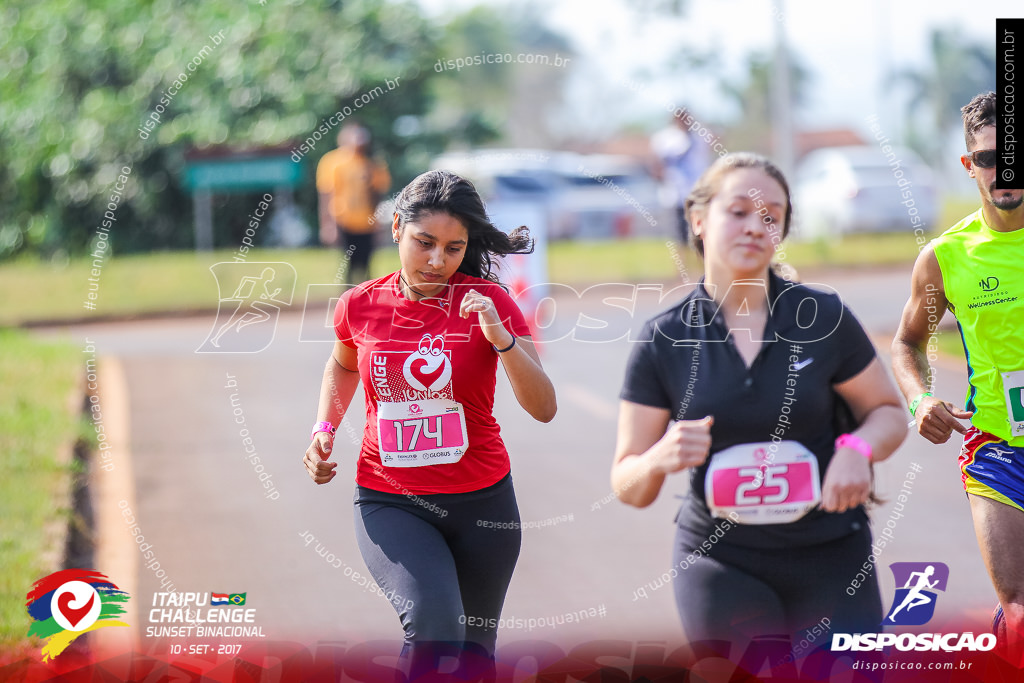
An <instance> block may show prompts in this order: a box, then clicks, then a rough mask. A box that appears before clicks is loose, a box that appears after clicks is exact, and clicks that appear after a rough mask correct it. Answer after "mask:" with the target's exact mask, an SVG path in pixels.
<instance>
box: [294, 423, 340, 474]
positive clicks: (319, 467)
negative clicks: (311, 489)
mask: <svg viewBox="0 0 1024 683" xmlns="http://www.w3.org/2000/svg"><path fill="white" fill-rule="evenodd" d="M333 447H334V436H333V435H332V434H330V433H329V432H317V433H316V436H314V437H313V441H312V442H310V444H309V448H307V449H306V455H305V456H304V457H303V458H302V464H304V465H305V466H306V472H308V473H309V478H310V479H312V480H313V481H315V482H316V483H317V484H326V483H327V482H329V481H330V480H332V479H334V475H335V474H337V472H336V471H335V469H334V468H335V467H337V466H338V463H336V462H328V461H327V458H329V457H331V449H332V448H333Z"/></svg>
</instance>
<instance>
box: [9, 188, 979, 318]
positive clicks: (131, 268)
mask: <svg viewBox="0 0 1024 683" xmlns="http://www.w3.org/2000/svg"><path fill="white" fill-rule="evenodd" d="M977 206H978V204H977V202H976V201H972V200H956V199H953V200H948V201H945V202H944V203H943V206H942V209H941V212H940V216H939V220H938V222H937V224H936V228H935V231H934V232H932V233H930V234H929V235H928V237H929V238H931V237H934V236H935V235H937V234H938V233H939V232H941V231H942V230H944V229H945V228H948V227H949V226H951V225H953V223H955V222H956V221H958V220H960V219H961V218H963V217H964V216H965V215H967V214H968V213H970V212H971V211H974V210H975V209H977ZM783 247H784V257H785V261H786V262H787V263H790V264H792V265H793V266H794V267H796V268H797V269H798V270H804V269H811V268H832V267H869V266H885V265H898V264H906V265H907V267H908V270H909V265H910V264H911V263H912V262H913V260H914V258H916V256H917V254H918V252H919V251H920V245H919V244H918V243H917V242H916V241H915V239H914V236H913V235H912V234H909V233H903V234H878V235H853V236H849V237H846V238H844V239H842V240H837V241H832V242H826V241H818V242H798V241H795V240H793V241H787V242H785V243H783ZM234 254H235V252H234V251H233V250H228V249H225V250H220V251H214V252H205V253H201V254H197V253H195V252H161V253H153V254H144V255H132V256H113V257H110V258H108V259H106V260H104V261H103V262H102V263H101V264H99V265H101V266H102V267H101V268H100V269H99V270H98V274H96V273H93V265H94V264H93V262H92V260H89V259H78V260H73V261H71V262H70V263H64V264H53V263H49V262H45V261H40V260H38V259H35V260H34V259H23V260H19V261H13V262H9V263H5V264H2V265H0V291H3V292H18V294H17V296H10V295H8V296H6V297H4V299H3V303H2V304H0V326H5V325H6V326H10V325H20V324H24V323H39V322H45V321H67V320H81V319H89V318H91V317H94V316H103V317H109V316H114V317H124V316H131V315H144V314H151V313H166V312H174V311H191V310H215V309H216V307H217V303H218V300H219V296H218V292H217V286H216V281H215V279H214V276H213V274H212V273H211V272H210V266H212V265H213V264H215V263H218V262H223V261H228V262H231V261H232V259H233V257H234ZM780 255H782V254H780ZM339 257H340V253H339V252H338V250H336V249H319V248H318V249H290V250H283V249H281V250H271V249H260V250H253V251H250V252H249V253H248V254H247V262H248V263H253V262H257V261H282V262H285V263H288V264H290V265H291V266H292V268H294V269H295V275H294V276H292V273H291V270H290V269H284V270H282V271H280V272H279V276H281V277H282V279H281V280H280V281H278V282H277V283H276V284H275V286H284V287H285V290H286V291H287V288H289V287H291V285H292V284H293V283H294V284H295V290H294V298H293V305H299V306H301V305H302V304H303V302H304V301H305V297H306V291H307V287H308V285H310V284H324V283H332V282H334V280H335V273H336V271H337V268H338V265H339ZM674 258H678V259H680V263H681V267H680V265H679V264H677V263H676V261H675V260H674ZM397 268H398V256H397V252H396V251H395V250H394V249H393V248H391V247H390V246H389V247H388V248H385V249H380V250H378V251H377V253H376V254H375V255H374V260H373V267H372V271H371V272H372V273H373V274H374V275H383V274H385V273H389V272H392V271H394V270H397ZM682 268H685V272H686V277H687V278H690V279H692V280H695V279H697V278H698V277H699V276H700V271H701V266H700V261H699V259H698V258H697V256H696V254H694V253H693V252H692V251H689V250H682V251H681V252H680V251H677V247H676V245H675V244H674V243H672V242H668V241H666V240H665V239H632V240H624V241H600V242H577V241H568V242H556V243H553V244H551V245H550V246H549V248H548V270H549V279H550V280H551V281H552V282H564V283H568V284H571V285H574V286H579V285H587V284H593V283H597V282H642V281H649V282H650V281H654V282H656V281H671V280H675V279H678V278H680V277H681V273H682ZM91 277H92V278H94V279H95V281H94V282H90V278H91ZM90 292H91V293H92V294H93V296H94V297H95V298H94V299H90V298H89V295H90ZM229 295H230V292H229V293H225V296H229ZM321 298H324V299H325V298H326V296H325V295H321ZM87 302H91V303H93V304H94V305H95V310H93V311H90V310H87V309H86V306H85V304H86V303H87Z"/></svg>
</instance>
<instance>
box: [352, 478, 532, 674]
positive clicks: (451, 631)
mask: <svg viewBox="0 0 1024 683" xmlns="http://www.w3.org/2000/svg"><path fill="white" fill-rule="evenodd" d="M355 512H356V514H355V515H354V518H355V527H356V541H357V543H358V544H359V550H360V552H361V553H362V555H363V560H364V561H365V562H366V566H367V568H368V569H369V570H370V573H371V574H372V575H373V578H374V580H375V581H376V582H377V584H378V585H379V586H380V587H381V588H382V589H383V590H384V592H385V594H387V595H388V596H389V597H390V596H391V595H392V593H394V598H392V599H391V602H392V605H393V606H394V608H395V611H397V612H398V617H399V619H400V620H401V622H402V628H403V629H404V630H405V647H404V648H403V649H402V657H403V659H405V660H407V661H406V666H411V667H412V671H416V670H418V669H419V670H423V671H426V670H430V669H431V668H433V667H434V666H436V664H437V661H438V658H439V656H440V654H443V653H444V652H451V651H452V650H451V648H452V647H455V648H458V649H459V650H461V649H462V648H463V646H464V644H466V647H470V648H471V649H472V651H473V652H474V653H475V654H477V655H481V656H483V657H484V658H487V659H492V658H493V656H494V645H495V639H496V638H497V625H498V621H499V619H500V618H501V607H502V604H503V603H504V602H505V593H506V591H507V590H508V585H509V582H510V581H511V580H512V571H513V570H514V569H515V566H516V560H517V559H518V558H519V547H520V542H521V540H522V531H521V529H520V520H519V507H518V506H517V505H516V496H515V491H514V490H513V488H512V478H511V476H510V475H506V476H505V478H504V479H502V480H501V481H499V482H498V483H497V484H494V485H493V486H489V487H487V488H485V489H481V490H479V491H472V492H469V493H453V494H433V495H424V496H405V495H401V494H397V493H383V492H381V491H375V490H373V489H368V488H364V487H362V486H357V487H356V497H355ZM446 647H447V648H449V649H448V650H447V651H446V650H445V648H446Z"/></svg>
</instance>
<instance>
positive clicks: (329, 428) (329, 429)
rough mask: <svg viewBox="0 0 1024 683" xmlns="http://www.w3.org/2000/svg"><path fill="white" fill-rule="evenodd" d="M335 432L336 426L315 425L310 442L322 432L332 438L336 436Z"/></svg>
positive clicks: (325, 422) (328, 423)
mask: <svg viewBox="0 0 1024 683" xmlns="http://www.w3.org/2000/svg"><path fill="white" fill-rule="evenodd" d="M334 431H335V430H334V425H332V424H331V423H330V422H327V421H322V422H317V423H316V424H315V425H313V431H312V432H311V433H310V435H309V439H310V441H312V440H313V439H315V438H316V435H317V434H319V433H320V432H327V433H328V434H330V435H331V436H334Z"/></svg>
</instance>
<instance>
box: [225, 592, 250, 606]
mask: <svg viewBox="0 0 1024 683" xmlns="http://www.w3.org/2000/svg"><path fill="white" fill-rule="evenodd" d="M246 595H247V593H232V594H231V595H229V596H228V602H230V603H231V604H232V605H244V604H245V596H246Z"/></svg>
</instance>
